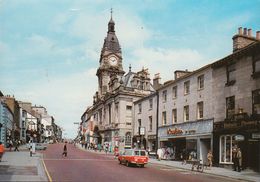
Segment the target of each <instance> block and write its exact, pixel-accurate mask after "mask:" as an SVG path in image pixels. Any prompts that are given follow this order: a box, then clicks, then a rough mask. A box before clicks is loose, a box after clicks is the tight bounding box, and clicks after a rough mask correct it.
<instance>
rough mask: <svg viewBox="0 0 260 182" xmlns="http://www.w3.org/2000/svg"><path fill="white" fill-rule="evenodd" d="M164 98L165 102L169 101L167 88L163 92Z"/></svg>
mask: <svg viewBox="0 0 260 182" xmlns="http://www.w3.org/2000/svg"><path fill="white" fill-rule="evenodd" d="M162 97H163V98H162V100H163V102H166V101H167V90H164V91H163V92H162Z"/></svg>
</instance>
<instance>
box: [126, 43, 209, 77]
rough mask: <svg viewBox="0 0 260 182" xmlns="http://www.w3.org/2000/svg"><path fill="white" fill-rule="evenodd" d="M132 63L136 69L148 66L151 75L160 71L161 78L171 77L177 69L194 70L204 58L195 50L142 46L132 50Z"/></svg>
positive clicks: (201, 64) (200, 64) (201, 63)
mask: <svg viewBox="0 0 260 182" xmlns="http://www.w3.org/2000/svg"><path fill="white" fill-rule="evenodd" d="M132 54H133V60H130V61H132V63H133V65H134V67H135V68H137V69H141V67H142V66H144V67H145V68H149V70H150V73H152V74H151V75H153V74H155V73H158V72H160V73H161V77H162V79H163V80H168V79H173V72H174V71H175V70H177V69H182V70H184V69H188V70H195V69H198V68H199V67H200V66H203V63H204V62H205V58H204V57H203V56H202V55H201V54H200V53H199V52H198V51H196V50H191V49H165V48H142V49H136V50H134V51H133V52H132Z"/></svg>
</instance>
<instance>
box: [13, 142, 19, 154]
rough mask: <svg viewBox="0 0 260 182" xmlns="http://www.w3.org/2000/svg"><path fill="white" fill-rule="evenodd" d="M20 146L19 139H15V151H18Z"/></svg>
mask: <svg viewBox="0 0 260 182" xmlns="http://www.w3.org/2000/svg"><path fill="white" fill-rule="evenodd" d="M18 147H19V141H18V140H16V141H14V151H18V152H19V149H18Z"/></svg>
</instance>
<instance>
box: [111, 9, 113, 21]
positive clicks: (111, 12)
mask: <svg viewBox="0 0 260 182" xmlns="http://www.w3.org/2000/svg"><path fill="white" fill-rule="evenodd" d="M110 13H111V20H112V17H113V16H112V15H113V8H111V9H110Z"/></svg>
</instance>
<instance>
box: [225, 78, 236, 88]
mask: <svg viewBox="0 0 260 182" xmlns="http://www.w3.org/2000/svg"><path fill="white" fill-rule="evenodd" d="M235 83H236V80H231V81H229V82H227V83H226V84H225V85H226V87H229V86H232V85H234V84H235Z"/></svg>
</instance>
